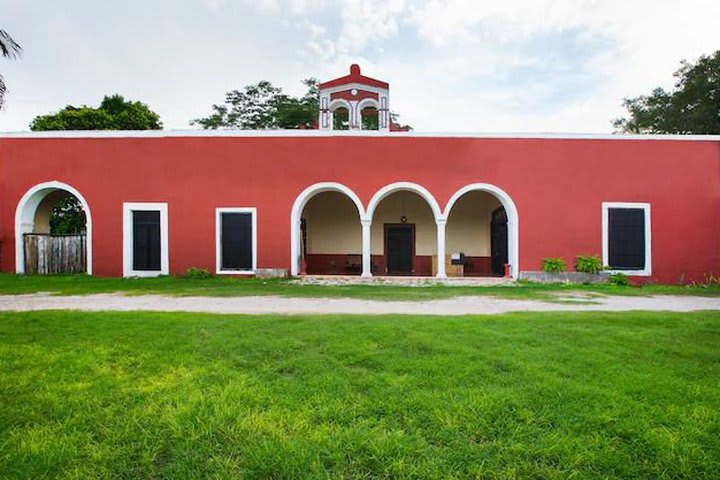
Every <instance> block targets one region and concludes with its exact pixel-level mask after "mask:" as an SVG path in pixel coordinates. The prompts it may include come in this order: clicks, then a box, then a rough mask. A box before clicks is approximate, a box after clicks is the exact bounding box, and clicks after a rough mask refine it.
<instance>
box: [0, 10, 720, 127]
mask: <svg viewBox="0 0 720 480" xmlns="http://www.w3.org/2000/svg"><path fill="white" fill-rule="evenodd" d="M0 12H1V17H0V28H2V29H5V30H7V31H8V32H9V33H10V34H11V35H12V36H13V37H14V38H15V39H16V40H17V41H18V42H19V43H21V44H22V46H23V48H24V54H23V57H22V58H21V59H20V60H18V61H12V62H11V61H7V60H0V72H2V73H3V75H4V76H5V79H6V82H7V84H8V87H9V89H10V92H9V93H8V97H7V105H6V107H5V109H4V110H3V111H0V131H17V130H27V128H28V123H29V122H30V121H31V120H32V118H33V117H34V116H35V115H38V114H43V113H47V112H51V111H55V110H58V109H59V108H61V107H63V106H64V105H66V104H74V105H78V104H87V105H97V104H98V103H99V101H100V99H101V98H102V96H103V95H105V94H111V93H120V94H122V95H125V96H126V97H128V98H131V99H136V100H142V101H143V102H145V103H147V104H148V105H150V107H151V108H152V109H154V110H155V111H157V112H158V113H159V114H160V115H161V117H162V119H163V122H164V124H165V127H166V128H171V129H186V128H188V122H189V120H190V119H192V118H196V117H198V116H202V115H204V114H205V113H207V112H209V107H210V105H211V104H212V103H217V102H221V101H222V99H223V95H224V93H225V92H226V91H227V90H230V89H239V88H242V87H243V86H244V85H246V84H248V83H252V82H256V81H258V80H263V79H266V80H270V81H272V82H273V83H275V84H277V85H279V86H281V87H283V88H284V89H285V90H286V91H287V92H289V93H293V94H301V93H302V90H303V89H302V85H301V84H300V80H301V79H303V78H306V77H311V76H315V77H319V78H321V79H322V80H327V79H331V78H334V77H337V76H340V75H344V74H345V73H346V72H347V69H348V66H349V64H350V63H359V64H360V65H361V66H362V68H363V73H364V74H366V75H369V76H371V77H375V78H379V79H382V80H385V81H388V82H390V88H391V91H390V92H391V95H390V102H391V108H392V109H393V110H395V111H397V112H398V113H400V115H401V120H402V121H403V122H406V123H409V124H411V125H412V126H413V127H415V129H416V130H417V131H427V132H431V131H437V132H442V131H456V132H598V133H603V132H610V131H611V130H612V127H611V125H610V120H611V119H612V118H614V117H617V116H618V115H621V114H622V112H623V110H622V108H621V102H622V99H623V97H628V96H635V95H640V94H643V93H647V92H649V91H650V90H651V89H652V88H654V87H655V86H664V87H669V86H671V85H672V82H673V78H672V72H673V71H675V70H676V69H677V67H678V65H679V61H680V60H681V59H688V60H694V59H696V58H697V57H698V56H699V55H701V54H708V53H711V52H713V51H715V50H717V49H720V1H718V0H684V1H679V0H562V1H561V0H503V1H495V0H492V1H490V0H488V1H485V0H445V1H438V0H427V1H422V0H417V1H412V0H406V1H403V0H142V1H139V0H123V1H99V0H64V1H58V0H0Z"/></svg>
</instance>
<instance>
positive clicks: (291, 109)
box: [190, 78, 411, 130]
mask: <svg viewBox="0 0 720 480" xmlns="http://www.w3.org/2000/svg"><path fill="white" fill-rule="evenodd" d="M302 83H303V84H304V85H305V87H306V88H307V91H306V93H305V94H304V95H303V96H302V97H300V98H297V97H293V96H290V95H287V94H285V93H283V91H282V89H281V88H279V87H276V86H274V85H273V84H272V83H270V82H268V81H266V80H263V81H260V82H258V83H254V84H251V85H247V86H246V87H245V88H244V89H243V90H232V91H230V92H228V93H226V94H225V102H224V103H223V104H215V105H213V106H212V112H211V113H210V114H209V115H208V116H206V117H202V118H196V119H194V120H191V121H190V124H191V125H200V126H201V127H202V128H204V129H217V128H237V129H241V130H274V129H296V128H299V129H305V128H314V127H315V125H316V123H317V120H318V115H319V109H320V106H319V103H318V102H319V95H320V93H319V92H320V90H319V87H318V86H319V85H320V82H319V80H318V79H316V78H308V79H305V80H303V82H302ZM390 118H391V119H392V121H393V122H395V123H397V122H398V121H399V115H398V114H397V113H395V112H391V113H390ZM348 120H349V119H348V112H347V110H344V109H339V110H336V111H335V115H334V116H333V124H334V125H333V128H334V129H335V130H348V128H349V122H348ZM404 127H407V128H411V127H410V126H407V125H406V126H404ZM363 128H364V129H367V130H377V128H378V117H377V114H375V115H367V116H364V117H363Z"/></svg>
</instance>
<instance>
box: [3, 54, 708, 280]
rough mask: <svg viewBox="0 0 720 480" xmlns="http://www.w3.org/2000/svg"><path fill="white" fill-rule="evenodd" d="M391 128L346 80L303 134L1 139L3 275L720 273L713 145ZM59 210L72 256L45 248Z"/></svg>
mask: <svg viewBox="0 0 720 480" xmlns="http://www.w3.org/2000/svg"><path fill="white" fill-rule="evenodd" d="M389 112H390V110H389V86H388V84H387V83H385V82H381V81H378V80H374V79H371V78H368V77H365V76H363V75H362V74H361V72H360V69H359V67H357V66H353V67H351V71H350V74H349V75H347V76H345V77H342V78H339V79H336V80H332V81H329V82H326V83H324V84H322V85H321V89H320V115H319V119H318V128H317V129H316V130H285V131H229V130H220V131H190V132H181V131H150V132H114V131H107V132H37V133H20V134H4V135H0V240H1V244H0V247H1V248H0V252H1V253H0V268H2V270H3V271H6V272H18V273H23V272H27V273H29V272H38V271H40V272H42V271H61V270H62V269H61V268H60V270H58V268H59V267H57V266H55V267H52V266H50V267H49V266H48V262H51V261H54V260H52V259H53V258H57V257H62V256H63V255H65V256H67V255H71V256H73V255H74V256H75V257H78V256H80V257H82V262H83V263H82V265H83V268H86V269H87V272H88V273H91V274H94V275H102V276H121V275H123V276H148V275H160V274H174V273H183V272H184V271H185V270H186V269H187V268H189V267H201V268H208V269H210V270H211V271H213V272H215V273H217V274H233V275H243V274H247V275H254V274H255V275H261V274H269V273H278V272H287V273H288V274H291V275H298V274H343V275H362V276H378V275H380V276H382V275H416V276H437V277H445V276H449V275H455V276H459V275H462V276H494V275H497V276H502V275H506V274H507V275H511V276H512V277H515V278H517V277H518V276H521V275H522V273H523V272H531V271H538V270H540V268H541V264H542V260H543V258H546V257H563V258H565V259H566V261H567V262H568V264H569V265H572V263H573V260H574V258H575V256H576V255H578V254H598V255H600V256H601V257H602V259H603V263H604V264H605V265H606V266H608V267H609V268H611V269H613V270H617V271H623V272H626V273H627V274H629V275H631V276H633V277H634V278H635V280H636V281H648V280H649V281H656V282H668V283H677V282H691V281H702V280H704V278H705V276H706V275H708V274H717V273H718V271H719V270H720V264H719V258H718V249H719V247H720V170H719V168H720V137H717V136H715V137H711V136H703V137H699V136H623V135H482V134H477V135H475V134H462V135H459V134H449V133H448V134H433V135H430V134H422V133H416V132H403V131H397V130H402V129H401V128H399V127H398V126H397V125H395V124H394V123H393V122H392V119H391V118H390V114H389ZM338 130H342V131H338ZM368 130H372V131H368ZM68 195H73V196H75V197H76V198H77V199H78V200H79V202H80V204H81V205H82V208H83V210H84V212H85V216H86V224H85V229H84V231H83V232H82V234H81V236H82V238H83V241H82V242H79V243H73V242H65V243H57V242H55V243H53V242H54V240H53V237H57V236H56V235H52V231H51V230H52V229H51V226H50V217H51V213H50V212H51V211H52V210H53V208H54V207H55V205H56V204H57V203H58V202H59V201H60V200H62V199H63V198H64V197H66V196H68ZM38 239H40V240H38ZM33 242H34V243H33ZM53 245H54V246H53ZM58 245H65V247H62V248H65V249H66V250H62V248H60V247H58ZM77 245H80V246H79V247H77ZM78 248H79V249H78ZM48 249H54V250H53V251H54V254H53V255H47V250H48ZM58 249H60V250H58ZM68 249H70V250H72V249H75V250H72V251H69V250H68ZM30 250H32V251H30ZM68 251H69V253H68ZM58 252H60V253H58ZM63 252H64V253H63ZM461 253H462V255H460V254H461ZM453 257H455V261H452V258H453ZM48 259H50V260H48ZM53 269H54V270H53Z"/></svg>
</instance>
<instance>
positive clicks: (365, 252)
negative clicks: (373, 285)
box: [362, 220, 372, 277]
mask: <svg viewBox="0 0 720 480" xmlns="http://www.w3.org/2000/svg"><path fill="white" fill-rule="evenodd" d="M371 226H372V221H371V220H363V221H362V276H363V277H372V263H371V257H370V227H371Z"/></svg>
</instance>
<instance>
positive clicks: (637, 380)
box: [0, 312, 720, 479]
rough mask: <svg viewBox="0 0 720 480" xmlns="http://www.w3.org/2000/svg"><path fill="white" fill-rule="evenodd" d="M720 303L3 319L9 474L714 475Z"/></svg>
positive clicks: (719, 428) (1, 438)
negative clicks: (671, 307) (667, 308)
mask: <svg viewBox="0 0 720 480" xmlns="http://www.w3.org/2000/svg"><path fill="white" fill-rule="evenodd" d="M719 379H720V312H713V313H708V312H700V313H694V314H669V313H625V314H612V313H586V314H577V313H573V314H512V315H503V316H495V317H492V316H490V317H485V316H483V317H444V318H437V317H410V316H406V317H402V316H401V317H392V316H388V317H360V316H358V317H348V316H345V317H340V316H326V317H301V316H297V317H277V316H262V317H252V316H219V315H216V316H213V315H197V314H175V313H173V314H169V313H167V314H158V313H119V312H118V313H79V312H34V313H2V314H0V478H28V479H40V478H77V479H87V478H128V479H129V478H182V479H185V478H199V477H207V478H261V479H264V478H318V479H319V478H323V479H325V478H519V479H526V478H537V479H541V478H542V479H546V478H563V479H565V478H578V479H580V478H582V479H585V478H598V479H601V478H648V479H656V478H668V479H671V478H672V479H677V478H687V479H703V478H718V473H719V472H720V380H719Z"/></svg>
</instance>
